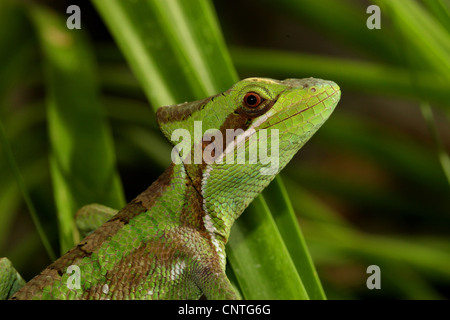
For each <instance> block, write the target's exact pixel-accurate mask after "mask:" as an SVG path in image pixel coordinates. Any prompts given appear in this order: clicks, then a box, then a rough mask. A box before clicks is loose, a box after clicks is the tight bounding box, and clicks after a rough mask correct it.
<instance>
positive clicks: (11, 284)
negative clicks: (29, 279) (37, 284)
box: [0, 258, 25, 300]
mask: <svg viewBox="0 0 450 320" xmlns="http://www.w3.org/2000/svg"><path fill="white" fill-rule="evenodd" d="M24 285H25V280H23V279H22V277H21V276H20V274H19V273H18V272H17V271H16V269H14V267H13V265H12V263H11V261H9V259H7V258H0V300H6V299H9V298H10V297H11V296H12V295H13V294H14V293H16V291H18V290H19V289H20V288H21V287H23V286H24Z"/></svg>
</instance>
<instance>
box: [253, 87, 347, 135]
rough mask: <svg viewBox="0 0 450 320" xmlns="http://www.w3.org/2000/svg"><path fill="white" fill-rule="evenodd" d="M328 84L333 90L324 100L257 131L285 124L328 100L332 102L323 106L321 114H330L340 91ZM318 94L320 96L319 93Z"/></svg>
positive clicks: (293, 105) (338, 98)
mask: <svg viewBox="0 0 450 320" xmlns="http://www.w3.org/2000/svg"><path fill="white" fill-rule="evenodd" d="M329 83H330V87H331V88H332V89H333V92H332V93H331V94H327V96H326V97H325V98H323V99H321V100H319V101H317V102H316V103H314V104H312V105H309V106H307V107H306V108H304V109H302V110H300V111H298V112H295V113H294V114H291V115H289V116H286V117H284V118H283V119H281V120H279V121H277V122H274V123H271V124H269V125H267V126H265V127H260V128H259V129H268V128H271V127H273V126H275V125H277V124H280V123H283V122H285V121H287V120H289V119H291V118H294V117H296V116H298V115H300V114H302V113H303V112H305V111H307V110H309V109H311V108H314V107H316V106H318V105H319V104H321V103H324V102H325V101H328V100H330V99H331V100H332V101H331V103H330V104H329V105H328V106H325V109H324V110H323V111H322V112H325V111H328V112H331V111H333V110H334V107H335V106H336V105H337V103H338V102H339V100H340V97H341V89H340V88H339V86H338V85H337V84H336V83H334V82H331V81H330V82H329ZM319 94H321V93H319ZM319 94H317V95H316V96H318V95H319ZM300 103H301V101H300ZM298 104H299V103H295V104H292V105H290V106H288V107H287V109H290V108H293V107H295V106H296V105H298ZM268 119H270V118H268ZM268 119H267V120H268ZM325 119H326V118H324V121H325Z"/></svg>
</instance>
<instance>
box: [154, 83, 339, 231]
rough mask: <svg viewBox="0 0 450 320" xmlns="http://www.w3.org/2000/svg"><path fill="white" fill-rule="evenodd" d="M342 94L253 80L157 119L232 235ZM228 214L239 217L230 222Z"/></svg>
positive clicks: (206, 204)
mask: <svg viewBox="0 0 450 320" xmlns="http://www.w3.org/2000/svg"><path fill="white" fill-rule="evenodd" d="M339 99H340V89H339V87H338V86H337V85H336V84H335V83H334V82H331V81H326V80H320V79H314V78H306V79H286V80H283V81H278V80H273V79H267V78H248V79H244V80H241V81H239V82H237V83H236V84H235V85H234V86H233V87H231V88H230V89H229V90H227V91H225V92H223V93H221V94H218V95H215V96H212V97H209V98H206V99H203V100H199V101H195V102H190V103H184V104H180V105H175V106H168V107H162V108H160V109H159V110H158V113H157V119H158V124H159V126H160V128H161V130H162V131H163V133H164V134H165V135H166V137H167V138H168V139H169V140H170V141H171V142H172V143H173V144H174V145H175V147H174V149H173V152H172V160H173V161H175V162H176V161H178V162H181V161H182V162H184V164H185V167H186V169H187V172H188V174H189V175H190V176H191V179H192V181H194V186H195V187H196V189H197V191H198V192H199V193H200V194H201V195H202V197H203V199H204V200H203V209H204V211H205V212H206V215H209V216H210V217H214V218H211V219H213V220H214V219H216V220H217V221H215V224H214V225H215V226H216V227H215V230H216V231H215V232H218V233H219V234H221V235H222V236H223V237H225V238H226V236H227V232H228V231H229V228H231V224H232V223H233V221H234V220H235V218H237V217H238V216H239V215H240V214H241V213H242V211H243V210H244V209H245V208H246V207H247V206H248V204H249V203H250V202H251V201H252V200H253V199H254V198H255V197H256V196H257V195H258V194H259V193H260V192H261V191H262V190H263V189H264V188H265V187H266V186H267V185H268V184H269V183H270V181H271V180H272V179H273V178H274V177H275V175H276V174H277V173H278V172H279V171H280V170H281V169H282V168H283V167H284V166H285V165H286V164H287V163H288V162H289V161H290V160H291V158H292V157H293V156H294V155H295V153H296V152H297V151H298V150H299V149H300V148H301V147H302V146H303V145H304V144H305V143H306V142H307V141H308V140H309V138H311V136H312V135H313V134H314V133H315V132H316V131H317V130H318V129H319V128H320V126H321V125H322V124H323V123H324V122H325V121H326V120H327V119H328V117H329V116H330V114H331V113H332V111H333V110H334V108H335V107H336V105H337V103H338V101H339ZM180 140H181V142H180V143H177V144H176V142H179V141H180ZM195 181H197V182H198V183H195ZM219 203H220V205H219V206H218V205H217V204H219ZM217 208H220V209H217ZM217 210H219V211H220V212H219V211H217ZM225 212H228V214H233V215H234V216H233V217H232V218H231V219H229V218H227V219H225V218H223V216H224V215H225ZM221 215H222V217H221ZM221 224H222V225H221ZM217 226H218V227H217ZM217 230H225V231H217Z"/></svg>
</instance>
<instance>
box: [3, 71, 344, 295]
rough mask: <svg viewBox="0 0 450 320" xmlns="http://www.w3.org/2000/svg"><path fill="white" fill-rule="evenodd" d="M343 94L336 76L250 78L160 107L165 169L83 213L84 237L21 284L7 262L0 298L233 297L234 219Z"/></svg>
mask: <svg viewBox="0 0 450 320" xmlns="http://www.w3.org/2000/svg"><path fill="white" fill-rule="evenodd" d="M339 99H340V89H339V87H338V86H337V85H336V84H335V83H334V82H331V81H325V80H320V79H313V78H307V79H287V80H283V81H277V80H273V79H265V78H249V79H244V80H242V81H239V82H237V83H236V84H235V85H233V86H232V87H231V88H230V89H229V90H227V91H225V92H223V93H220V94H217V95H215V96H211V97H208V98H205V99H202V100H199V101H195V102H189V103H183V104H179V105H174V106H166V107H161V108H160V109H159V110H158V112H157V121H158V125H159V127H160V129H161V131H162V132H163V133H164V135H165V136H166V137H167V138H168V140H169V141H170V142H171V143H172V144H173V146H174V147H173V151H172V163H171V165H170V166H169V168H167V169H166V171H164V173H163V174H162V175H161V176H160V177H159V178H158V179H157V180H156V181H155V182H154V183H153V184H152V185H151V186H150V187H149V188H148V189H147V190H145V191H144V192H142V193H141V194H140V195H138V196H137V197H136V198H135V199H134V200H132V201H131V202H130V203H129V204H128V205H126V206H125V207H124V208H123V209H121V210H120V211H118V212H117V211H114V210H111V209H109V208H105V207H102V206H101V205H90V206H86V207H84V208H83V209H82V210H80V212H78V214H77V219H80V220H82V221H81V222H80V223H78V222H77V225H78V226H82V229H83V232H85V234H87V236H86V237H85V238H84V239H83V240H82V241H81V242H80V243H79V244H78V245H77V246H75V247H74V248H72V249H71V250H69V251H68V252H67V253H66V254H64V255H63V256H62V257H60V258H59V259H58V260H56V261H55V262H53V263H52V264H51V265H50V266H49V267H47V268H46V269H45V270H44V271H42V272H41V273H40V274H39V275H37V276H36V277H34V278H33V279H32V280H31V281H29V282H28V283H27V284H25V285H24V286H22V285H23V281H18V280H20V279H19V276H18V274H17V272H16V271H15V270H14V268H13V267H12V266H11V264H10V263H7V261H6V260H4V261H3V262H4V263H3V264H2V265H1V266H2V269H0V279H12V280H8V281H9V282H10V283H11V285H10V286H7V285H5V284H4V283H3V284H2V285H1V286H0V297H8V296H10V295H11V294H13V293H14V292H15V291H17V289H18V287H20V286H22V288H21V289H19V290H18V291H17V292H15V294H14V295H13V296H12V299H198V298H200V297H202V296H205V297H206V298H207V299H235V298H236V293H235V291H234V289H233V288H232V286H231V284H230V282H229V280H228V278H227V276H226V274H225V258H226V257H225V244H226V243H227V240H228V237H229V234H230V229H231V226H232V224H233V223H234V221H235V220H236V219H237V218H238V217H239V216H240V215H241V213H242V212H243V211H244V209H245V208H246V207H247V206H248V205H249V203H250V202H251V201H252V200H253V199H254V198H255V197H256V196H257V195H258V194H259V193H260V192H261V191H262V190H263V189H264V188H265V187H266V186H267V185H268V184H269V183H270V181H271V180H272V179H273V178H274V177H275V175H276V174H278V172H279V171H280V170H282V169H283V168H284V167H285V166H286V164H287V163H288V162H289V161H290V160H291V159H292V157H293V156H294V154H295V153H296V152H297V151H298V150H299V149H300V148H301V147H302V146H303V145H304V144H305V143H306V142H307V141H308V139H309V138H311V136H312V135H313V134H314V133H315V132H316V131H317V130H318V129H319V128H320V126H321V125H322V124H323V123H324V122H325V121H326V120H327V119H328V117H329V116H330V114H331V113H332V111H333V110H334V108H335V107H336V105H337V103H338V101H339ZM99 217H101V218H99ZM105 221H106V222H105ZM103 222H104V223H103Z"/></svg>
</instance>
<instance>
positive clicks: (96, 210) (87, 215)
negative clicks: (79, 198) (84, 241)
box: [75, 203, 117, 237]
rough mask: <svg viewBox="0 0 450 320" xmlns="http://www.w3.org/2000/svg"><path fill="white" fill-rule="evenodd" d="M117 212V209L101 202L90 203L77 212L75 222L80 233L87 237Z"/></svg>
mask: <svg viewBox="0 0 450 320" xmlns="http://www.w3.org/2000/svg"><path fill="white" fill-rule="evenodd" d="M116 213H117V210H115V209H111V208H109V207H106V206H103V205H101V204H96V203H93V204H88V205H86V206H84V207H82V208H81V209H79V210H78V211H77V212H76V214H75V224H76V226H77V229H78V231H79V232H80V234H81V235H82V236H83V237H85V236H87V235H88V234H89V233H91V232H92V231H94V230H96V229H97V228H98V227H100V226H101V225H102V224H103V223H105V222H106V221H108V220H109V219H111V218H112V217H113V216H114V215H115V214H116Z"/></svg>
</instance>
